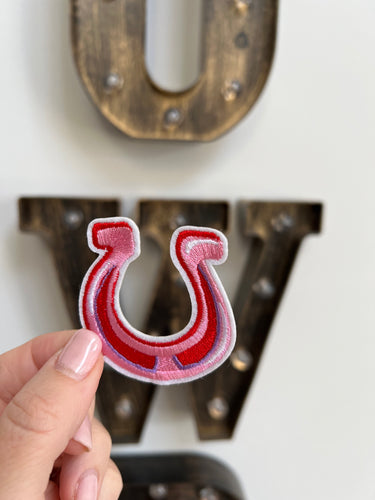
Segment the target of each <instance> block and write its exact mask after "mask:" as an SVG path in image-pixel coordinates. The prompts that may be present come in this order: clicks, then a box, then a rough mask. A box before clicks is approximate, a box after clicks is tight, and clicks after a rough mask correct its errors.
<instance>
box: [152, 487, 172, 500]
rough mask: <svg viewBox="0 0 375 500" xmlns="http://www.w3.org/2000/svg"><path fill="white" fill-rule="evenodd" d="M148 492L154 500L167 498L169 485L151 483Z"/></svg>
mask: <svg viewBox="0 0 375 500" xmlns="http://www.w3.org/2000/svg"><path fill="white" fill-rule="evenodd" d="M148 494H149V496H150V498H152V499H153V500H158V499H162V498H167V495H168V487H167V485H165V484H162V483H160V484H151V485H150V487H149V489H148Z"/></svg>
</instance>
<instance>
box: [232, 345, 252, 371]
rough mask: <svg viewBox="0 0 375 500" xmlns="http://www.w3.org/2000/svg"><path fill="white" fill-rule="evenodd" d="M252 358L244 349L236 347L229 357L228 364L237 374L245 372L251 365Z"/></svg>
mask: <svg viewBox="0 0 375 500" xmlns="http://www.w3.org/2000/svg"><path fill="white" fill-rule="evenodd" d="M253 361H254V360H253V357H252V355H251V354H250V353H249V351H248V350H247V349H245V348H244V347H237V349H235V350H234V351H233V352H232V354H231V357H230V362H231V364H232V366H233V368H234V369H235V370H238V371H239V372H245V371H247V370H248V369H249V368H250V367H251V365H252V364H253Z"/></svg>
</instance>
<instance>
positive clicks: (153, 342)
mask: <svg viewBox="0 0 375 500" xmlns="http://www.w3.org/2000/svg"><path fill="white" fill-rule="evenodd" d="M88 243H89V246H90V248H91V250H93V251H94V252H96V253H99V257H98V259H97V260H96V261H95V262H94V264H93V265H92V266H91V268H90V269H89V270H88V272H87V274H86V276H85V279H84V280H83V283H82V287H81V294H80V315H81V322H82V325H83V326H84V327H86V328H89V329H90V330H93V331H95V332H96V333H98V335H99V336H100V337H101V339H102V342H103V354H104V356H105V359H106V361H107V362H108V363H109V364H110V365H111V366H112V367H113V368H115V369H116V370H117V371H119V372H121V373H123V374H125V375H128V376H130V377H132V378H136V379H139V380H143V381H149V382H154V383H156V384H172V383H179V382H188V381H191V380H194V379H197V378H199V377H202V376H203V375H205V374H207V373H209V372H211V371H213V370H215V369H216V368H217V367H218V366H219V365H221V364H222V363H223V362H224V361H225V360H226V359H227V357H228V356H229V354H230V352H231V351H232V349H233V346H234V342H235V335H236V329H235V323H234V318H233V312H232V309H231V306H230V303H229V300H228V298H227V296H226V293H225V291H224V289H223V287H222V285H221V282H220V280H219V278H218V276H217V274H216V272H215V270H214V268H213V264H221V263H222V262H224V261H225V259H226V257H227V240H226V238H225V236H224V235H223V234H222V233H220V232H219V231H216V230H214V229H209V228H201V227H193V226H184V227H181V228H179V229H177V230H176V231H175V232H174V233H173V236H172V239H171V257H172V260H173V262H174V264H175V266H176V267H177V269H178V271H179V272H180V274H181V276H182V278H183V279H184V281H185V284H186V286H187V288H188V291H189V294H190V298H191V303H192V314H191V318H190V321H189V323H188V324H187V325H186V327H185V328H184V329H183V330H181V331H180V332H178V333H175V334H173V335H169V336H167V337H157V338H155V337H151V336H150V335H147V334H144V333H142V332H140V331H138V330H136V329H135V328H133V327H132V326H131V325H130V324H129V322H128V321H127V319H126V318H125V317H124V315H123V314H122V311H121V308H120V304H119V290H120V287H121V283H122V280H123V277H124V275H125V272H126V269H127V267H128V265H129V264H130V262H132V261H133V260H135V259H136V258H137V257H138V255H139V253H140V238H139V230H138V228H137V226H136V225H135V224H134V222H133V221H131V220H130V219H127V218H123V217H115V218H110V219H96V220H94V221H92V222H91V223H90V225H89V227H88Z"/></svg>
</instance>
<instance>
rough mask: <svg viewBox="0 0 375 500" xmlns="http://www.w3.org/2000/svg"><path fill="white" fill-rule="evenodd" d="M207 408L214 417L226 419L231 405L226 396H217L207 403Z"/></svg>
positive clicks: (215, 418)
mask: <svg viewBox="0 0 375 500" xmlns="http://www.w3.org/2000/svg"><path fill="white" fill-rule="evenodd" d="M207 410H208V413H209V415H210V417H211V418H212V419H214V420H224V418H225V417H226V416H227V415H228V412H229V406H228V403H227V401H226V400H225V399H224V398H221V397H215V398H213V399H211V400H210V401H209V402H208V403H207Z"/></svg>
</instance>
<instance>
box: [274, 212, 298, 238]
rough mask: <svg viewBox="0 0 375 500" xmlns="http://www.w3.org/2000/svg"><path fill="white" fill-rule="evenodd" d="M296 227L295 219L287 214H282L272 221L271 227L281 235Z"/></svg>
mask: <svg viewBox="0 0 375 500" xmlns="http://www.w3.org/2000/svg"><path fill="white" fill-rule="evenodd" d="M293 225H294V220H293V217H292V216H291V215H289V214H287V213H284V212H281V213H280V214H279V215H277V216H276V217H274V218H273V219H272V220H271V226H272V227H273V228H274V230H275V231H277V232H278V233H281V232H283V231H287V230H288V229H290V228H291V227H293Z"/></svg>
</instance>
